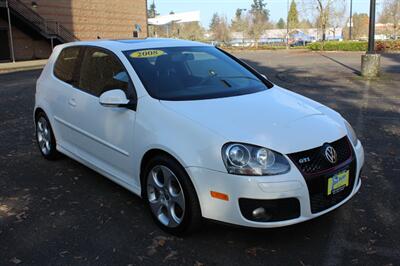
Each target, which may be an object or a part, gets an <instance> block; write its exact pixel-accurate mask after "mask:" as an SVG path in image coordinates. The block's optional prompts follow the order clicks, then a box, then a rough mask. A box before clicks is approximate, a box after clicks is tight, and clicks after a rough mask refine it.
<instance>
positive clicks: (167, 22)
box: [148, 11, 200, 38]
mask: <svg viewBox="0 0 400 266" xmlns="http://www.w3.org/2000/svg"><path fill="white" fill-rule="evenodd" d="M199 22H200V11H190V12H183V13H171V14H168V15H161V16H156V17H154V18H149V19H148V24H149V25H151V26H153V27H151V28H152V29H153V32H150V33H149V35H150V36H153V37H167V38H168V37H176V36H175V35H176V34H174V31H175V30H179V28H178V29H176V27H174V26H175V25H184V24H190V23H197V24H198V23H199ZM178 35H179V33H178Z"/></svg>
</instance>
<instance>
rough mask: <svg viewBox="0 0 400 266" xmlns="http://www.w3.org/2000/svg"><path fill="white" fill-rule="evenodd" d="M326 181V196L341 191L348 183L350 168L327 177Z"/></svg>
mask: <svg viewBox="0 0 400 266" xmlns="http://www.w3.org/2000/svg"><path fill="white" fill-rule="evenodd" d="M327 183H328V184H327V196H332V195H335V194H337V193H339V192H341V191H343V190H344V189H346V188H347V187H348V186H349V184H350V170H349V169H346V170H342V171H339V172H337V173H336V174H334V175H333V176H331V177H328V182H327Z"/></svg>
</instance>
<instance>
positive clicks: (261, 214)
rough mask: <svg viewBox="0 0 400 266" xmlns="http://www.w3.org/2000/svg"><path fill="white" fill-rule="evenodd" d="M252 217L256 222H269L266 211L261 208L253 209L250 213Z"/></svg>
mask: <svg viewBox="0 0 400 266" xmlns="http://www.w3.org/2000/svg"><path fill="white" fill-rule="evenodd" d="M252 215H253V217H254V218H255V219H257V220H263V221H266V220H269V218H270V217H269V215H268V214H267V212H266V210H265V209H264V208H263V207H259V208H257V209H254V210H253V212H252Z"/></svg>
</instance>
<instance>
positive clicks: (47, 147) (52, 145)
mask: <svg viewBox="0 0 400 266" xmlns="http://www.w3.org/2000/svg"><path fill="white" fill-rule="evenodd" d="M36 141H37V144H38V146H39V150H40V153H41V154H42V155H43V157H44V158H46V159H48V160H54V159H56V158H57V157H58V156H59V153H58V151H57V149H56V139H55V137H54V134H53V130H52V128H51V126H50V122H49V119H48V118H47V116H46V115H45V114H44V113H43V112H40V113H39V114H38V115H37V116H36Z"/></svg>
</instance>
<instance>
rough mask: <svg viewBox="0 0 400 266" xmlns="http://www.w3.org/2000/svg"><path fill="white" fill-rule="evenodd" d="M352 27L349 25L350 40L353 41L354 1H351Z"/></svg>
mask: <svg viewBox="0 0 400 266" xmlns="http://www.w3.org/2000/svg"><path fill="white" fill-rule="evenodd" d="M349 22H350V25H349V40H352V39H353V35H352V30H353V0H350V20H349Z"/></svg>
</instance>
